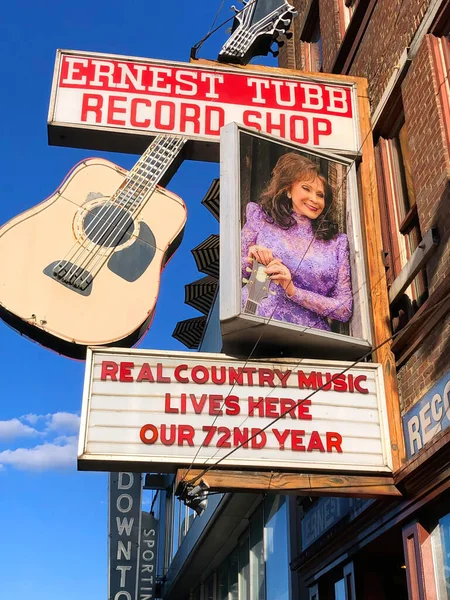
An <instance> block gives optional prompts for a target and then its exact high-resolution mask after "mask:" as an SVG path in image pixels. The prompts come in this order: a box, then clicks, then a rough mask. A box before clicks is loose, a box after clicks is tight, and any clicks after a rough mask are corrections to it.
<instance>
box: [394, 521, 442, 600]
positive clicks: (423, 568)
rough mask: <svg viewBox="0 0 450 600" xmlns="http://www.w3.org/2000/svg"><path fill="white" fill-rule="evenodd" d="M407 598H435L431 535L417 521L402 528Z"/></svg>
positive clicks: (427, 599)
mask: <svg viewBox="0 0 450 600" xmlns="http://www.w3.org/2000/svg"><path fill="white" fill-rule="evenodd" d="M402 537H403V551H404V554H405V565H406V581H407V585H408V598H409V600H431V599H433V598H436V597H437V596H436V593H437V592H436V583H435V580H434V563H433V550H432V545H431V535H430V534H429V533H428V531H427V530H426V529H425V528H424V527H423V526H422V525H421V524H420V523H418V522H417V521H414V522H412V523H409V524H408V525H405V526H404V527H403V529H402Z"/></svg>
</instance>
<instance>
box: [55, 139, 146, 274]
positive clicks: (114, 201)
mask: <svg viewBox="0 0 450 600" xmlns="http://www.w3.org/2000/svg"><path fill="white" fill-rule="evenodd" d="M151 146H152V144H151V145H150V146H149V148H148V149H147V150H146V152H145V153H144V156H145V155H146V154H147V156H148V150H149V149H150V147H151ZM141 160H142V157H141V159H140V161H141ZM140 161H138V162H140ZM135 167H136V165H135V166H134V167H133V169H132V172H133V170H134V168H135ZM130 181H131V182H132V179H131V178H130V173H128V174H127V176H126V178H125V180H124V182H123V183H122V184H121V186H119V188H118V189H117V190H116V191H115V192H114V194H113V195H112V196H111V198H110V200H109V201H108V202H107V203H105V204H106V205H107V208H106V209H105V210H101V211H100V213H99V216H98V217H97V219H95V217H94V218H93V222H94V226H93V227H92V228H91V231H90V232H89V233H91V234H92V233H93V232H94V231H95V228H96V227H97V224H99V223H100V224H101V219H102V217H103V216H104V215H105V214H107V211H108V210H109V209H110V208H111V207H113V208H114V207H116V206H118V207H119V208H118V209H117V210H116V211H114V210H113V211H111V215H110V219H109V221H108V219H107V220H106V223H105V225H104V227H100V228H99V231H98V232H97V239H96V238H95V235H94V239H93V240H89V242H88V244H87V246H86V245H84V244H80V245H79V247H78V248H76V250H75V252H74V253H73V254H72V257H70V259H69V260H70V261H74V260H78V259H79V257H80V256H82V255H83V254H84V253H86V252H87V253H89V252H90V249H91V248H94V247H95V246H96V245H97V242H98V241H100V240H101V237H102V236H103V234H104V232H105V231H106V230H107V228H108V227H109V225H110V224H112V223H113V221H114V219H115V217H116V214H118V213H120V212H122V211H121V207H122V206H123V205H122V203H121V201H120V197H121V193H126V194H129V192H130V191H131V190H129V189H127V184H129V183H130ZM136 181H137V180H136ZM88 239H89V238H88ZM75 247H76V245H75ZM82 266H83V265H75V266H74V268H75V270H76V271H77V270H78V269H79V268H80V267H82ZM72 269H73V268H71V269H70V270H69V272H68V273H66V274H65V276H64V278H63V280H65V281H69V282H70V279H71V277H72V276H73V273H74V271H73V270H72Z"/></svg>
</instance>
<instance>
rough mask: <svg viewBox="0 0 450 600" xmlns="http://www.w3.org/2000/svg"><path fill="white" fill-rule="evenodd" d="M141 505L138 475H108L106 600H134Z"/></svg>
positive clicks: (140, 477) (140, 482) (140, 480)
mask: <svg viewBox="0 0 450 600" xmlns="http://www.w3.org/2000/svg"><path fill="white" fill-rule="evenodd" d="M141 504H142V476H141V474H140V473H122V472H121V473H110V474H109V517H108V557H109V565H108V600H136V599H137V595H136V594H137V577H138V563H139V543H140V528H141V524H140V516H141Z"/></svg>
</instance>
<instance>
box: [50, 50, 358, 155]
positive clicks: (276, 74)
mask: <svg viewBox="0 0 450 600" xmlns="http://www.w3.org/2000/svg"><path fill="white" fill-rule="evenodd" d="M63 56H80V57H81V56H82V57H87V58H98V59H101V60H108V59H109V60H121V61H131V62H133V61H135V62H139V63H144V64H146V63H147V64H154V65H158V66H163V67H164V66H168V67H174V68H192V69H202V70H203V69H205V70H209V71H212V72H226V73H234V74H236V75H254V76H260V77H270V78H273V79H294V80H299V81H306V82H309V83H318V84H323V85H327V84H331V85H339V86H340V87H345V88H349V89H350V94H351V99H352V109H353V117H352V124H353V142H354V148H355V150H353V151H352V150H342V151H340V150H337V149H335V148H332V149H329V148H326V147H321V146H317V147H315V148H316V149H317V150H325V151H330V152H334V153H335V154H343V155H344V156H350V157H356V156H360V155H361V146H362V144H361V128H360V125H359V123H360V115H359V106H358V89H357V84H356V82H355V81H351V80H350V81H346V80H342V79H339V77H338V76H335V77H333V76H331V77H323V76H322V74H321V73H312V72H308V71H298V74H296V72H294V71H290V70H284V71H283V70H281V69H278V68H276V67H266V68H264V67H263V68H262V69H258V68H254V67H253V66H252V68H251V69H246V67H238V66H236V65H228V64H221V63H214V64H209V63H203V62H201V61H193V62H187V63H185V62H180V61H171V60H164V59H156V58H143V57H141V56H126V55H122V54H104V53H102V52H90V51H85V50H67V49H58V50H57V51H56V57H55V65H54V69H53V79H52V85H51V92H50V104H49V110H48V117H47V126H48V128H52V129H53V128H55V129H56V128H66V129H71V130H80V131H83V130H85V131H90V132H94V131H97V132H99V133H104V134H119V135H121V136H123V135H124V134H126V135H131V136H132V135H135V136H139V137H149V138H154V137H156V135H158V132H156V131H145V130H141V129H130V128H124V127H111V126H95V125H92V124H88V125H82V124H76V125H75V124H70V123H66V122H60V121H55V120H54V115H55V111H56V99H57V94H58V90H59V75H60V71H61V64H62V59H63ZM211 62H213V61H211ZM255 131H256V129H255ZM167 135H178V134H175V133H174V134H172V133H170V132H167ZM188 139H190V140H191V141H193V142H194V143H195V142H200V143H217V144H219V141H220V136H218V137H217V139H216V138H212V137H202V136H200V135H199V136H195V137H190V136H188ZM280 139H283V140H284V139H285V138H280ZM286 141H289V140H286ZM305 147H306V146H305Z"/></svg>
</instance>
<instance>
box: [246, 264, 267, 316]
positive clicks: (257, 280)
mask: <svg viewBox="0 0 450 600" xmlns="http://www.w3.org/2000/svg"><path fill="white" fill-rule="evenodd" d="M247 271H248V272H249V273H251V275H250V277H249V278H248V279H243V280H242V281H243V283H245V284H246V285H245V287H246V288H247V290H248V296H247V300H246V302H245V306H244V309H243V311H242V312H244V313H246V314H249V315H256V312H257V310H258V306H259V305H260V303H261V302H262V301H263V300H264V298H267V296H268V295H269V294H272V295H275V292H274V291H272V290H271V289H270V284H271V281H270V278H269V276H268V275H267V273H266V266H265V265H263V264H262V263H260V262H258V261H257V260H255V259H253V263H252V267H247Z"/></svg>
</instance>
